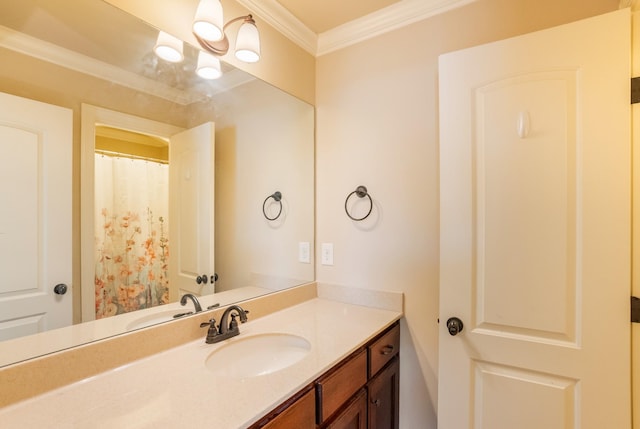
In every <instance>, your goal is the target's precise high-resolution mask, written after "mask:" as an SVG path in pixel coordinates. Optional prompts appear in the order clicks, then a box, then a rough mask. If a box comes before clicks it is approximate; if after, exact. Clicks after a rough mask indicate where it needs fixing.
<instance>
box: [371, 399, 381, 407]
mask: <svg viewBox="0 0 640 429" xmlns="http://www.w3.org/2000/svg"><path fill="white" fill-rule="evenodd" d="M371 403H372V404H373V405H375V406H376V407H379V406H380V404H381V402H380V399H372V400H371Z"/></svg>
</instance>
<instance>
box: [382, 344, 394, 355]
mask: <svg viewBox="0 0 640 429" xmlns="http://www.w3.org/2000/svg"><path fill="white" fill-rule="evenodd" d="M393 350H394V347H393V346H384V347H383V348H382V350H381V351H380V354H383V355H385V356H388V355H390V354H391V353H393Z"/></svg>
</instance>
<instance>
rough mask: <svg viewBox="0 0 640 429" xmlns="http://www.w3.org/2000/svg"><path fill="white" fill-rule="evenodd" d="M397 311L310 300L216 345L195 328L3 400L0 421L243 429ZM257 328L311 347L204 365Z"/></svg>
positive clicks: (5, 424)
mask: <svg viewBox="0 0 640 429" xmlns="http://www.w3.org/2000/svg"><path fill="white" fill-rule="evenodd" d="M249 316H251V315H249ZM401 317H402V313H400V312H397V311H389V310H381V309H376V308H370V307H365V306H359V305H352V304H345V303H342V302H337V301H331V300H327V299H322V298H315V299H312V300H309V301H306V302H303V303H301V304H298V305H295V306H292V307H289V308H287V309H285V310H281V311H278V312H276V313H273V314H270V315H268V316H265V317H262V318H259V319H256V320H249V322H247V323H245V324H242V325H240V335H239V336H237V337H235V338H232V339H229V340H227V341H224V342H222V343H218V344H205V342H204V338H205V334H206V330H205V329H203V331H202V339H200V340H197V341H192V342H190V343H187V344H185V345H182V346H179V347H175V348H173V349H170V350H167V351H164V352H162V353H158V354H156V355H153V356H150V357H148V358H145V359H141V360H138V361H134V362H132V363H130V364H128V365H124V366H121V367H119V368H116V369H114V370H111V371H107V372H105V373H102V374H99V375H97V376H95V377H91V378H88V379H85V380H82V381H80V382H77V383H73V384H70V385H68V386H65V387H63V388H60V389H56V390H53V391H51V392H48V393H46V394H43V395H40V396H37V397H35V398H32V399H29V400H26V401H22V402H19V403H17V404H14V405H11V406H8V407H6V408H4V409H2V410H0V421H1V422H2V427H3V428H16V429H17V428H20V429H26V428H43V427H56V428H74V429H76V428H92V429H95V428H114V427H115V428H120V429H127V428H136V429H138V428H154V429H158V428H179V427H180V428H190V429H199V428H210V429H216V428H219V429H236V428H246V427H248V426H249V425H251V424H252V423H254V422H255V421H257V420H258V419H259V418H260V417H262V416H263V415H264V414H266V413H267V412H269V411H270V410H271V409H273V408H274V407H275V406H276V405H278V404H280V403H282V402H283V401H285V400H286V399H288V398H289V397H290V396H291V395H293V394H295V393H296V392H298V391H299V390H300V389H302V388H303V387H305V386H306V385H308V384H309V383H311V382H312V381H313V380H314V379H316V378H317V377H318V376H319V375H321V374H322V373H323V372H325V371H326V370H328V369H329V368H331V367H332V366H333V365H335V364H337V363H338V362H339V361H340V360H342V359H343V358H345V357H346V356H348V355H349V354H350V353H351V352H353V351H354V350H356V349H357V348H359V347H361V346H362V345H364V344H365V343H366V342H367V341H369V340H370V339H372V338H373V337H374V336H375V335H377V334H378V333H380V332H382V331H383V330H384V329H385V328H386V327H387V326H389V325H391V324H392V323H393V322H395V321H396V320H398V319H400V318H401ZM262 333H287V334H293V335H298V336H302V337H304V338H306V339H307V340H308V341H309V342H310V343H311V350H310V351H309V353H308V354H307V355H306V356H305V357H304V358H303V359H302V360H300V361H299V362H297V363H295V364H293V365H292V366H290V367H288V368H285V369H283V370H280V371H278V372H274V373H271V374H265V375H260V376H256V377H251V378H244V379H242V378H232V377H228V376H218V375H216V374H214V373H213V372H212V371H210V370H209V369H207V368H206V366H205V361H206V359H207V357H208V356H209V355H210V354H211V353H212V352H213V351H214V350H216V349H217V348H219V347H222V346H223V345H225V344H226V343H230V342H233V341H238V340H241V339H243V338H246V337H248V336H252V335H258V334H262ZM70 370H71V368H70Z"/></svg>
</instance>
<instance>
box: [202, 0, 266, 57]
mask: <svg viewBox="0 0 640 429" xmlns="http://www.w3.org/2000/svg"><path fill="white" fill-rule="evenodd" d="M237 21H243V22H242V24H241V25H240V29H239V30H238V35H237V37H236V47H235V55H236V58H238V59H239V60H240V61H244V62H246V63H255V62H256V61H258V60H259V59H260V33H258V28H257V27H256V22H255V21H254V20H253V16H252V15H245V16H239V17H237V18H234V19H232V20H231V21H229V22H227V23H226V24H224V26H222V22H223V14H222V5H221V4H220V0H200V3H199V4H198V8H197V9H196V16H195V18H194V21H193V34H194V36H195V37H196V39H197V40H198V43H200V46H202V48H203V49H205V50H206V51H208V52H211V53H212V54H215V55H218V56H222V55H226V54H227V52H229V38H228V37H227V35H226V33H225V30H226V29H227V27H228V26H229V25H230V24H233V23H234V22H237Z"/></svg>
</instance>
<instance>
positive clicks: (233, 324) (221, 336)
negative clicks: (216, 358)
mask: <svg viewBox="0 0 640 429" xmlns="http://www.w3.org/2000/svg"><path fill="white" fill-rule="evenodd" d="M233 311H235V312H236V314H231V313H232V312H233ZM247 313H249V312H248V311H247V310H244V309H242V307H240V306H239V305H232V306H230V307H228V308H227V309H226V310H225V311H224V313H222V318H221V319H220V325H219V326H217V327H216V321H215V319H211V320H209V322H204V323H201V324H200V327H201V328H204V327H205V326H208V327H209V330H208V331H207V338H206V339H205V342H206V343H207V344H214V343H218V342H220V341H224V340H226V339H228V338H231V337H235V336H236V335H238V334H239V333H240V329H239V328H238V322H237V321H236V317H240V322H241V323H245V322H246V321H247ZM229 316H231V321H230V322H228V320H229Z"/></svg>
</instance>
